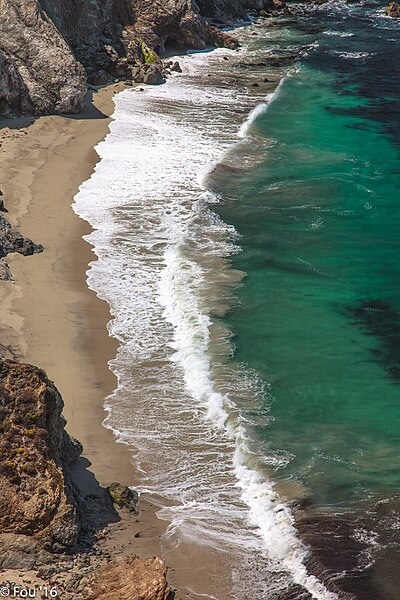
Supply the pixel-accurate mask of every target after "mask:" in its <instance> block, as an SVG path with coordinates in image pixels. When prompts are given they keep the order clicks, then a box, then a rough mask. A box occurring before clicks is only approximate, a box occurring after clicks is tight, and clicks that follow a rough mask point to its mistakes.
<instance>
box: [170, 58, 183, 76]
mask: <svg viewBox="0 0 400 600" xmlns="http://www.w3.org/2000/svg"><path fill="white" fill-rule="evenodd" d="M171 71H176V72H177V73H182V69H181V65H180V64H179V62H178V61H177V60H176V61H175V62H174V63H173V64H172V65H171Z"/></svg>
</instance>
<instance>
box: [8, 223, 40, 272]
mask: <svg viewBox="0 0 400 600" xmlns="http://www.w3.org/2000/svg"><path fill="white" fill-rule="evenodd" d="M11 252H18V253H19V254H23V255H24V256H29V255H31V254H37V253H38V252H43V246H41V245H40V244H35V243H34V242H32V240H30V239H29V238H25V237H24V236H23V235H21V234H20V232H19V231H16V230H15V229H13V228H12V227H11V225H10V223H9V222H8V221H7V219H5V218H4V217H3V215H0V259H3V258H4V257H5V256H7V254H10V253H11ZM3 278H4V279H12V276H11V273H10V271H9V268H8V265H6V263H5V262H4V261H2V264H1V268H0V279H3Z"/></svg>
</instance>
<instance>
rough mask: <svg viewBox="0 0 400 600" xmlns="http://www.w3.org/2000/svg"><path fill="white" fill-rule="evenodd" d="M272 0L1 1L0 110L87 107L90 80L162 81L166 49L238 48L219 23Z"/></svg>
mask: <svg viewBox="0 0 400 600" xmlns="http://www.w3.org/2000/svg"><path fill="white" fill-rule="evenodd" d="M270 4H271V2H270V1H267V2H265V1H264V0H197V1H195V0H80V1H79V2H76V1H75V0H1V1H0V115H1V114H3V115H7V114H12V113H14V114H29V113H33V114H45V113H52V112H66V113H73V112H79V111H80V110H81V109H82V107H83V102H84V97H85V92H86V83H87V81H89V83H92V84H94V85H96V84H102V83H107V81H109V80H110V79H111V78H113V79H115V78H119V79H128V80H134V81H147V82H149V83H151V82H153V83H159V82H161V81H162V78H163V76H162V64H161V61H160V60H159V58H158V55H162V54H163V52H164V50H165V47H166V46H171V47H174V48H176V47H177V48H189V47H192V48H197V49H201V48H205V47H206V46H207V45H219V46H223V45H226V46H229V47H234V46H235V40H234V39H233V38H232V37H231V36H230V35H228V34H226V33H223V32H221V31H220V30H219V29H218V28H217V27H215V25H216V24H218V23H219V24H221V23H226V22H228V21H229V20H232V19H235V18H237V17H242V16H244V15H245V14H246V13H247V12H248V11H249V10H252V9H253V10H255V9H256V10H260V9H263V8H265V7H267V6H269V5H270ZM211 20H213V23H214V24H211V22H210V21H211ZM153 51H154V52H155V53H154V52H153ZM146 78H147V79H146Z"/></svg>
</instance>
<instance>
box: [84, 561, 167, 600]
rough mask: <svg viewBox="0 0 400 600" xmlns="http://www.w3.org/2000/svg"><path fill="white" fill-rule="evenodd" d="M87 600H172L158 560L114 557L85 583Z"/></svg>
mask: <svg viewBox="0 0 400 600" xmlns="http://www.w3.org/2000/svg"><path fill="white" fill-rule="evenodd" d="M86 590H87V598H88V600H172V599H173V591H172V589H171V587H170V586H169V585H168V583H167V568H166V566H165V563H164V561H163V560H162V559H161V558H158V557H154V558H147V559H144V560H143V559H140V558H138V557H137V556H126V557H120V558H116V559H114V560H112V561H110V563H109V564H108V565H106V566H105V567H103V568H102V569H99V570H98V571H96V572H95V573H94V575H92V576H91V578H90V579H89V581H88V583H87V587H86Z"/></svg>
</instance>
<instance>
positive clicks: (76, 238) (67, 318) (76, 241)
mask: <svg viewBox="0 0 400 600" xmlns="http://www.w3.org/2000/svg"><path fill="white" fill-rule="evenodd" d="M120 89H122V84H117V85H112V86H108V87H107V88H104V89H102V90H101V91H99V92H97V93H96V94H95V96H94V99H93V100H91V99H90V98H89V99H88V104H87V108H86V110H85V112H84V113H83V114H80V115H79V116H68V117H64V116H49V117H42V118H40V119H37V120H36V121H35V120H33V119H18V120H11V121H7V122H4V121H3V123H2V125H3V127H2V129H1V130H0V144H1V146H0V160H1V164H2V168H1V178H0V189H1V190H2V192H3V194H4V203H5V205H6V207H7V208H8V210H9V213H8V215H7V218H8V219H9V220H10V222H11V223H12V225H13V226H14V227H16V228H17V229H19V230H21V231H24V235H26V236H27V237H30V238H32V239H34V240H38V243H41V244H42V245H43V246H44V248H45V251H44V252H43V253H41V254H36V255H34V256H29V257H23V256H20V255H18V254H14V255H9V256H8V258H7V261H8V263H9V265H10V267H11V270H12V273H13V276H14V279H15V281H14V282H9V281H2V282H0V302H1V306H2V310H1V313H0V330H1V340H0V342H1V345H2V354H3V355H4V356H5V357H6V358H15V359H17V360H21V361H24V362H27V363H31V364H34V365H36V366H39V367H40V368H42V369H44V370H45V371H46V373H47V374H48V376H49V378H50V379H52V380H53V381H54V382H55V383H56V385H57V387H58V389H59V391H60V392H61V395H62V397H63V399H64V403H65V408H64V415H65V417H66V419H67V430H68V432H69V433H70V434H72V435H73V436H75V437H76V438H77V439H79V440H80V441H81V442H82V444H83V447H84V453H83V458H82V459H80V461H78V463H79V464H78V465H77V467H76V468H75V479H76V481H77V482H78V484H79V486H80V489H81V491H82V492H83V494H84V495H85V494H87V493H90V491H91V486H96V485H97V482H96V479H97V480H98V482H99V483H100V484H101V485H103V486H106V485H108V484H110V483H111V482H112V481H119V482H121V483H123V484H124V485H131V486H134V484H135V468H134V465H133V464H132V461H131V457H130V456H131V455H130V452H129V448H128V446H126V445H125V444H118V443H116V440H115V437H114V435H113V433H112V432H111V431H110V430H107V429H105V428H104V427H103V425H102V422H103V420H104V418H105V416H106V414H105V412H104V408H103V403H104V399H105V398H106V397H107V395H108V394H110V393H111V392H112V390H113V389H114V387H115V385H116V380H115V377H114V375H113V374H112V372H111V371H110V370H109V368H108V366H107V363H108V361H109V360H110V359H112V358H113V357H114V356H115V353H116V350H117V342H116V340H114V339H112V338H110V337H109V336H108V333H107V329H106V325H107V322H108V321H109V320H110V318H111V316H110V313H109V310H108V305H107V304H106V303H105V302H103V301H102V300H100V299H99V298H97V296H96V295H95V293H94V292H92V291H91V290H89V289H88V287H87V285H86V271H87V269H88V264H89V262H90V261H91V260H94V258H95V257H94V255H93V253H92V251H91V247H90V245H89V244H88V243H87V242H85V241H84V240H83V239H82V236H83V235H85V234H87V233H89V232H90V227H89V225H88V224H87V223H86V222H84V221H83V220H81V219H79V217H78V216H77V215H76V214H75V213H74V212H73V210H72V208H71V204H72V201H73V197H74V195H75V194H76V193H77V191H78V187H79V185H80V184H81V183H82V182H83V181H85V180H86V179H88V178H89V177H90V175H91V173H92V171H93V168H94V166H95V164H96V162H97V161H98V160H99V157H98V155H97V154H96V152H95V150H94V146H95V145H96V144H97V143H98V142H100V141H101V140H102V139H103V138H104V137H105V136H106V134H107V131H108V125H109V123H110V121H111V119H110V115H111V114H112V112H113V108H114V104H113V102H112V97H113V95H114V94H115V93H117V92H118V91H120ZM83 472H85V476H82V473H83ZM93 489H94V488H93ZM156 509H157V507H156V505H155V504H154V503H153V502H152V499H144V498H142V499H141V501H140V518H139V519H137V518H136V519H132V518H127V517H126V518H124V517H123V516H122V520H121V521H120V522H119V523H116V524H114V525H112V526H111V530H112V531H111V534H110V535H108V536H107V537H106V538H105V540H104V541H103V542H102V545H103V547H104V548H105V549H106V551H114V552H117V553H118V552H135V553H136V554H138V555H139V556H142V557H146V556H149V555H152V554H160V535H161V533H162V531H163V530H164V529H165V525H166V524H165V523H164V522H162V521H160V520H159V519H158V518H157V517H156V515H155V512H156Z"/></svg>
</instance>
